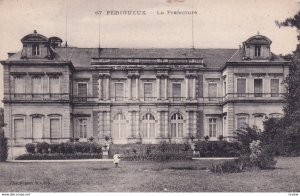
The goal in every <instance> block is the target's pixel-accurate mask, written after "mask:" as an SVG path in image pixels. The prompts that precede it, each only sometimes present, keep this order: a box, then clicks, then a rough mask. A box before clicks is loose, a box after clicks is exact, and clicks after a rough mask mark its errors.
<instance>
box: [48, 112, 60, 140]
mask: <svg viewBox="0 0 300 196" xmlns="http://www.w3.org/2000/svg"><path fill="white" fill-rule="evenodd" d="M60 127H61V126H60V118H59V117H56V118H53V117H52V118H50V139H60V138H61V129H60Z"/></svg>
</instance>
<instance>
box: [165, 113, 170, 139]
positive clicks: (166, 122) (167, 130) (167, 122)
mask: <svg viewBox="0 0 300 196" xmlns="http://www.w3.org/2000/svg"><path fill="white" fill-rule="evenodd" d="M165 115H166V116H165V126H166V128H165V137H167V138H168V137H170V134H169V123H170V121H169V111H166V112H165Z"/></svg>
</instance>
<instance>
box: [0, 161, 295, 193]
mask: <svg viewBox="0 0 300 196" xmlns="http://www.w3.org/2000/svg"><path fill="white" fill-rule="evenodd" d="M213 162H217V161H215V160H214V161H212V160H201V161H173V162H166V163H156V162H125V161H123V162H122V161H121V164H120V167H119V168H114V165H113V164H112V163H109V162H77V163H67V162H65V163H0V192H112V191H116V192H164V191H168V192H176V191H177V192H229V191H231V192H253V191H259V192H265V191H267V192H291V191H295V192H299V191H300V157H295V158H278V162H277V165H276V167H277V169H274V170H263V171H247V172H242V173H236V174H214V173H211V172H209V171H208V170H206V168H207V167H209V166H210V165H211V164H212V163H213Z"/></svg>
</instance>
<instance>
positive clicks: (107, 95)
mask: <svg viewBox="0 0 300 196" xmlns="http://www.w3.org/2000/svg"><path fill="white" fill-rule="evenodd" d="M109 83H110V79H109V76H107V77H106V97H107V100H109V99H110V88H109V86H110V85H109Z"/></svg>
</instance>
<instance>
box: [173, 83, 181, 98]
mask: <svg viewBox="0 0 300 196" xmlns="http://www.w3.org/2000/svg"><path fill="white" fill-rule="evenodd" d="M172 96H173V100H174V101H179V100H180V99H181V84H180V83H173V84H172Z"/></svg>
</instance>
